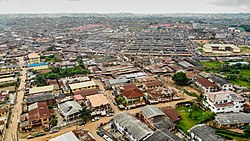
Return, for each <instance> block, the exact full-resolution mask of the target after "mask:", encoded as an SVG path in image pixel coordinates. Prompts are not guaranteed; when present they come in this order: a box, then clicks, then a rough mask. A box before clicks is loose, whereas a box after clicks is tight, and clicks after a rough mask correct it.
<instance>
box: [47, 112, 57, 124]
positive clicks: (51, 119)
mask: <svg viewBox="0 0 250 141" xmlns="http://www.w3.org/2000/svg"><path fill="white" fill-rule="evenodd" d="M57 122H58V119H57V116H56V115H55V114H53V115H50V117H49V125H50V126H56V125H57Z"/></svg>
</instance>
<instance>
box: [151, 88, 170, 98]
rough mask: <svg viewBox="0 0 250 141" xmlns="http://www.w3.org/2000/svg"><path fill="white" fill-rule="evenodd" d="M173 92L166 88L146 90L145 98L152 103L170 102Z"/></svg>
mask: <svg viewBox="0 0 250 141" xmlns="http://www.w3.org/2000/svg"><path fill="white" fill-rule="evenodd" d="M174 94H175V91H174V90H173V89H167V88H152V89H148V90H147V98H148V99H149V100H152V101H171V100H172V99H173V96H174Z"/></svg>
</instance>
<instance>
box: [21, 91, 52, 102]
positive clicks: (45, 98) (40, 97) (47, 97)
mask: <svg viewBox="0 0 250 141" xmlns="http://www.w3.org/2000/svg"><path fill="white" fill-rule="evenodd" d="M36 102H46V103H47V105H54V104H55V96H54V95H53V94H46V93H45V94H36V95H30V96H27V98H26V103H27V105H30V104H33V103H36Z"/></svg>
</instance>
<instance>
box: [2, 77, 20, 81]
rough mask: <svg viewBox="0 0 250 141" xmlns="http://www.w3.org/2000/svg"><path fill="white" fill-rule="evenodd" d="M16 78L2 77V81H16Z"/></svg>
mask: <svg viewBox="0 0 250 141" xmlns="http://www.w3.org/2000/svg"><path fill="white" fill-rule="evenodd" d="M15 80H16V78H14V77H7V78H2V79H0V82H7V81H15Z"/></svg>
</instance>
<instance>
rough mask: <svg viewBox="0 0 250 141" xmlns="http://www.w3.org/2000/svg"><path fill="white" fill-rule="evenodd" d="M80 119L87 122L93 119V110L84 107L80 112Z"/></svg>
mask: <svg viewBox="0 0 250 141" xmlns="http://www.w3.org/2000/svg"><path fill="white" fill-rule="evenodd" d="M78 114H79V117H80V118H81V119H82V120H83V121H84V122H86V121H87V120H88V119H90V118H91V110H90V109H88V107H87V106H83V107H82V109H81V110H79V112H78Z"/></svg>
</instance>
